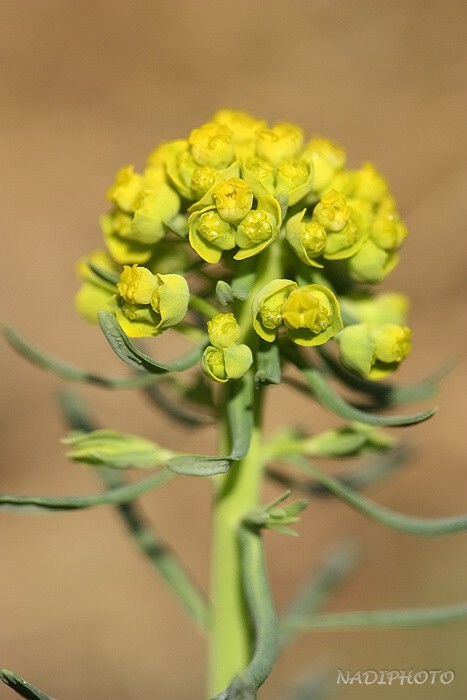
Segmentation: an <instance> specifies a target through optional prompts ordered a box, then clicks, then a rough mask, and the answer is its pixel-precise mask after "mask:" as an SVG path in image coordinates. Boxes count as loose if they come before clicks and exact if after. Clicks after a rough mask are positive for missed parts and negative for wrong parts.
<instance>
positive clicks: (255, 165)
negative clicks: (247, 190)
mask: <svg viewBox="0 0 467 700" xmlns="http://www.w3.org/2000/svg"><path fill="white" fill-rule="evenodd" d="M242 176H243V178H244V180H245V181H246V182H247V183H248V185H249V186H250V187H251V190H252V192H253V194H254V196H255V197H256V199H259V198H260V197H262V196H263V195H265V194H269V195H273V194H274V192H275V187H276V186H275V177H274V166H273V164H272V163H271V162H270V161H269V160H265V159H264V158H258V157H256V158H250V159H249V160H247V161H246V162H245V163H244V164H243V166H242Z"/></svg>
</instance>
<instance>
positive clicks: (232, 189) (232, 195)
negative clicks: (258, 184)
mask: <svg viewBox="0 0 467 700" xmlns="http://www.w3.org/2000/svg"><path fill="white" fill-rule="evenodd" d="M212 194H213V198H214V202H215V205H216V208H217V211H218V212H219V214H220V216H221V217H222V218H223V219H224V220H225V221H228V222H230V223H231V224H238V223H239V222H240V221H241V220H242V219H243V218H245V216H246V215H247V214H248V212H249V211H250V209H251V206H252V204H253V192H252V191H251V189H250V187H249V186H248V184H247V183H246V182H245V180H241V179H240V178H238V177H237V178H230V179H229V180H222V181H221V182H219V184H218V185H216V186H215V187H214V190H213V193H212Z"/></svg>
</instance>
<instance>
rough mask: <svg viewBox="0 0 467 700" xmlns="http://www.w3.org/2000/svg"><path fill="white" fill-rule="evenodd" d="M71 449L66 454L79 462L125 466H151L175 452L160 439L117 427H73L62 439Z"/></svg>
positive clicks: (161, 462) (118, 467) (145, 467)
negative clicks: (155, 441) (103, 428)
mask: <svg viewBox="0 0 467 700" xmlns="http://www.w3.org/2000/svg"><path fill="white" fill-rule="evenodd" d="M62 442H64V443H65V444H66V445H70V449H69V450H68V452H67V453H66V456H67V457H69V458H70V459H73V460H74V461H75V462H84V463H85V464H92V465H99V466H105V467H113V468H117V469H122V468H123V469H124V468H127V467H136V468H140V469H151V468H153V467H157V466H158V465H160V464H163V463H164V462H165V461H166V460H167V459H169V458H170V457H172V456H173V452H171V451H170V450H164V449H163V448H161V447H160V446H159V445H156V443H154V442H151V441H150V440H145V439H144V438H142V437H139V436H137V435H125V434H123V433H117V432H116V431H114V430H102V429H100V430H93V431H91V432H83V431H80V430H76V431H72V432H71V433H69V434H68V436H67V437H66V438H64V439H63V440H62Z"/></svg>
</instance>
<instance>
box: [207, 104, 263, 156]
mask: <svg viewBox="0 0 467 700" xmlns="http://www.w3.org/2000/svg"><path fill="white" fill-rule="evenodd" d="M212 121H213V122H216V123H218V124H222V125H223V126H226V127H228V128H229V129H230V130H231V132H232V143H233V147H234V152H235V156H236V157H237V158H242V159H244V158H247V157H251V156H252V155H254V150H255V138H256V134H257V133H258V131H260V130H262V129H265V128H266V126H267V124H266V122H265V121H263V120H260V119H255V118H254V117H252V116H251V115H249V114H247V113H246V112H241V111H239V110H232V109H221V110H219V111H218V112H216V113H215V114H214V116H213V118H212Z"/></svg>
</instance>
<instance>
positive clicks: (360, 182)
mask: <svg viewBox="0 0 467 700" xmlns="http://www.w3.org/2000/svg"><path fill="white" fill-rule="evenodd" d="M354 177H355V180H354V194H355V195H356V196H357V197H363V198H364V199H369V200H370V201H371V202H374V203H375V204H376V203H377V202H379V201H380V200H381V199H382V198H383V197H384V196H385V195H387V193H388V183H387V182H386V180H385V179H384V177H383V176H382V175H380V173H379V172H378V171H377V170H376V168H375V166H374V165H373V164H372V163H368V162H366V163H364V164H363V165H362V167H361V168H360V169H359V170H355V171H354Z"/></svg>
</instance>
